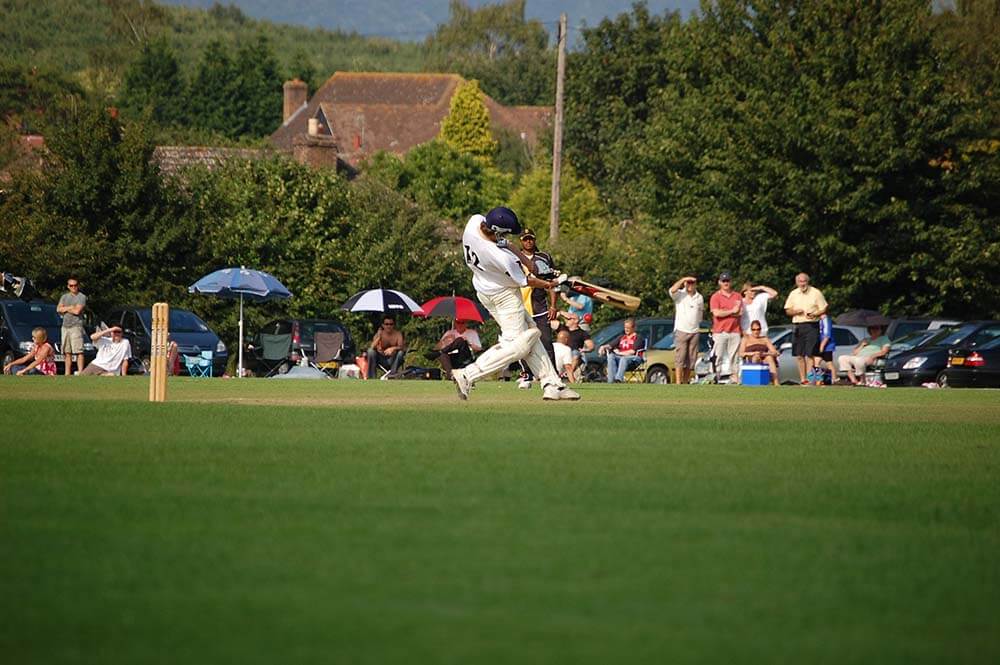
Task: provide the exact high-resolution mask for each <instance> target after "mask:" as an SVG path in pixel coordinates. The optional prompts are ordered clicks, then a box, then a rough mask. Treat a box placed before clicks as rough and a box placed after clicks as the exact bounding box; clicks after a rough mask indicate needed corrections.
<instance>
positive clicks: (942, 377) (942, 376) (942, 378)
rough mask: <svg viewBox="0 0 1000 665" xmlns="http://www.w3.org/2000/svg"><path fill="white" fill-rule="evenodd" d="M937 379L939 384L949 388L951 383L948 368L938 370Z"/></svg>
mask: <svg viewBox="0 0 1000 665" xmlns="http://www.w3.org/2000/svg"><path fill="white" fill-rule="evenodd" d="M936 380H937V384H938V385H939V386H941V387H942V388H949V387H951V384H949V383H948V372H947V370H942V371H940V372H938V375H937V379H936Z"/></svg>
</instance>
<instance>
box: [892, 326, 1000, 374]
mask: <svg viewBox="0 0 1000 665" xmlns="http://www.w3.org/2000/svg"><path fill="white" fill-rule="evenodd" d="M997 336H1000V321H972V322H969V323H963V324H962V325H960V326H959V327H958V328H955V329H954V330H950V331H945V332H943V333H942V334H941V335H938V336H935V337H932V338H931V340H930V341H928V342H927V343H925V344H924V345H923V346H920V347H917V348H915V349H911V350H910V351H906V352H904V353H900V354H899V355H896V356H893V357H891V358H889V359H888V360H886V362H885V368H884V370H883V377H884V379H885V383H886V385H888V386H919V385H922V384H924V383H929V382H936V383H938V384H940V385H947V384H948V377H947V375H946V373H945V370H946V369H947V368H948V358H949V350H951V349H953V348H954V349H975V348H978V347H979V346H982V345H983V344H986V343H987V342H990V341H992V340H993V339H994V338H995V337H997Z"/></svg>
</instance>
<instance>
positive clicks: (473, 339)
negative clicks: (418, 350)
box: [426, 319, 483, 381]
mask: <svg viewBox="0 0 1000 665" xmlns="http://www.w3.org/2000/svg"><path fill="white" fill-rule="evenodd" d="M482 350H483V344H482V342H481V341H480V340H479V333H478V332H476V331H475V330H473V329H472V328H470V327H469V322H468V321H465V320H463V319H455V323H454V324H453V326H452V328H451V329H450V330H448V332H446V333H445V334H444V335H442V336H441V339H439V340H438V343H437V344H435V345H434V350H433V351H430V352H428V353H427V354H426V355H427V359H428V360H437V361H438V362H439V363H441V367H442V368H443V369H444V374H445V377H446V378H447V379H448V380H449V381H451V371H452V369H454V366H455V363H456V361H457V362H458V364H459V367H464V366H465V364H468V363H470V362H472V360H473V356H472V354H473V353H479V352H480V351H482Z"/></svg>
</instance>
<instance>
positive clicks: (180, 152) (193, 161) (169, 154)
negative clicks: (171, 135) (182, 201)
mask: <svg viewBox="0 0 1000 665" xmlns="http://www.w3.org/2000/svg"><path fill="white" fill-rule="evenodd" d="M272 154H274V151H272V150H268V149H263V148H216V147H209V146H185V145H160V146H156V148H155V149H154V150H153V161H154V162H155V163H156V164H157V165H158V166H159V167H160V172H161V173H164V174H166V175H175V174H176V173H177V172H178V171H180V170H182V169H184V168H187V167H189V166H194V165H201V166H206V167H208V168H209V169H213V168H217V167H219V166H221V165H222V163H223V162H225V161H226V160H229V159H244V160H254V159H263V158H265V157H268V156H269V155H272Z"/></svg>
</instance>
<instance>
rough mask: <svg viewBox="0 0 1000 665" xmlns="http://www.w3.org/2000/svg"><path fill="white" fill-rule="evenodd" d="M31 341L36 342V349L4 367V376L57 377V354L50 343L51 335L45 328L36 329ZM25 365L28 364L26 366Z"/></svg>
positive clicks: (32, 333) (32, 332) (33, 331)
mask: <svg viewBox="0 0 1000 665" xmlns="http://www.w3.org/2000/svg"><path fill="white" fill-rule="evenodd" d="M31 339H32V340H34V342H35V346H34V348H32V349H31V351H28V352H27V353H26V354H24V355H23V356H21V357H20V358H18V359H17V360H12V361H11V362H9V363H7V364H6V365H4V366H3V373H4V374H11V373H14V374H16V375H17V376H28V375H29V374H41V375H44V376H55V375H56V352H55V350H54V349H53V348H52V344H51V343H50V342H49V335H48V333H46V332H45V328H35V329H34V330H32V331H31ZM25 363H28V364H27V365H25Z"/></svg>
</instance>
